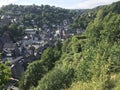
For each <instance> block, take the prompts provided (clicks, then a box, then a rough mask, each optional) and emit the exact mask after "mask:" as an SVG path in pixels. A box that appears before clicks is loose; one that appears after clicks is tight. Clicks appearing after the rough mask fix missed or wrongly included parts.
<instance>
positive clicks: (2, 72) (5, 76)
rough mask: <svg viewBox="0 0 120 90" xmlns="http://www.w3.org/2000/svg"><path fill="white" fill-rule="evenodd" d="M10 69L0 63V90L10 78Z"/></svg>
mask: <svg viewBox="0 0 120 90" xmlns="http://www.w3.org/2000/svg"><path fill="white" fill-rule="evenodd" d="M10 75H11V74H10V69H9V67H8V66H6V65H5V64H3V63H1V62H0V89H2V88H3V86H4V85H5V84H6V83H7V81H8V80H9V78H10Z"/></svg>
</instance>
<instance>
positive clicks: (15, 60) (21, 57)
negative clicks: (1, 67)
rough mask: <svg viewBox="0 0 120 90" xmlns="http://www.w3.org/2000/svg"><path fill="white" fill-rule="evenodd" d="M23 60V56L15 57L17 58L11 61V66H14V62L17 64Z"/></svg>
mask: <svg viewBox="0 0 120 90" xmlns="http://www.w3.org/2000/svg"><path fill="white" fill-rule="evenodd" d="M22 59H23V56H20V57H17V58H15V59H14V60H12V62H11V63H12V64H14V63H16V62H18V61H20V60H22Z"/></svg>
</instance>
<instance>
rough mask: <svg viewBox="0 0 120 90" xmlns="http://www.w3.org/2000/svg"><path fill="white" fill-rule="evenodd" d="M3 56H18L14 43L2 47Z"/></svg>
mask: <svg viewBox="0 0 120 90" xmlns="http://www.w3.org/2000/svg"><path fill="white" fill-rule="evenodd" d="M3 54H4V56H5V57H16V56H18V55H19V49H18V47H17V45H16V43H5V44H4V46H3Z"/></svg>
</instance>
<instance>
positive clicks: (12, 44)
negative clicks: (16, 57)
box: [3, 43, 16, 49]
mask: <svg viewBox="0 0 120 90" xmlns="http://www.w3.org/2000/svg"><path fill="white" fill-rule="evenodd" d="M15 47H16V44H15V43H5V44H4V47H3V48H11V49H14V48H15Z"/></svg>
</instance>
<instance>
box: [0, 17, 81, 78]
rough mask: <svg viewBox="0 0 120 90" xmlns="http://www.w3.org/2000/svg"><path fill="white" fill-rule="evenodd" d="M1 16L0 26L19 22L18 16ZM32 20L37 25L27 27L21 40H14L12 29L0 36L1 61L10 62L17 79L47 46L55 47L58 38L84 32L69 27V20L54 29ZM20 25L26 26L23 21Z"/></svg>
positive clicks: (65, 37) (13, 74) (38, 57)
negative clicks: (38, 25)
mask: <svg viewBox="0 0 120 90" xmlns="http://www.w3.org/2000/svg"><path fill="white" fill-rule="evenodd" d="M0 18H1V19H0V27H2V26H4V25H8V24H9V23H14V24H15V23H17V24H18V23H19V21H17V19H16V17H15V18H14V17H12V16H10V15H1V16H0ZM31 21H32V22H33V25H34V26H35V27H34V28H29V29H28V28H27V29H25V30H24V33H25V35H24V36H23V38H22V39H21V40H19V41H16V42H14V41H13V40H12V38H11V37H10V31H5V32H4V33H3V35H2V36H1V37H0V52H1V62H3V63H5V62H6V61H9V62H10V68H11V72H12V76H13V78H16V79H19V78H20V77H21V74H22V73H23V72H24V71H25V70H26V68H27V65H28V64H29V63H31V62H33V61H34V60H37V59H40V57H41V54H42V52H43V51H44V50H45V49H46V48H47V47H49V46H50V47H54V46H55V45H56V42H57V41H58V40H60V41H62V42H63V41H64V40H65V39H67V38H69V37H70V36H73V35H75V34H79V33H82V30H73V29H69V28H68V26H69V24H70V23H69V20H64V21H63V22H62V25H57V26H56V25H52V26H53V28H52V29H50V28H49V27H48V26H47V25H46V24H44V26H43V29H44V30H42V29H41V28H36V27H37V25H35V22H34V20H31ZM19 26H20V27H24V25H23V24H22V23H21V24H20V25H19ZM56 27H57V28H56Z"/></svg>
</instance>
